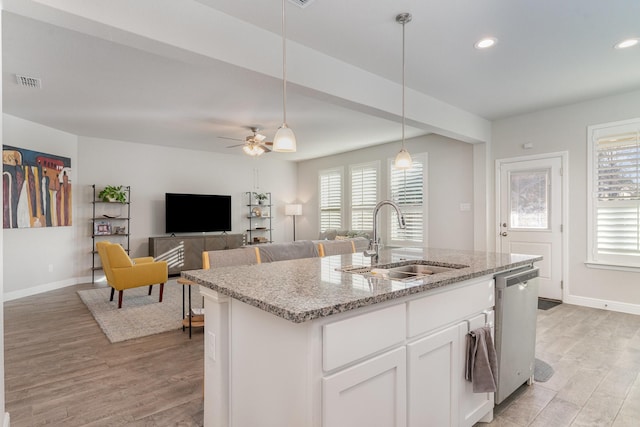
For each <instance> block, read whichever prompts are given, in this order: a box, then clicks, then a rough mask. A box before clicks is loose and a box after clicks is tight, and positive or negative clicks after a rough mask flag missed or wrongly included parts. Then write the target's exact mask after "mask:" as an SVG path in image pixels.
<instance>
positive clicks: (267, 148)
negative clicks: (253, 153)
mask: <svg viewBox="0 0 640 427" xmlns="http://www.w3.org/2000/svg"><path fill="white" fill-rule="evenodd" d="M260 147H262V149H263V150H264V151H265V152H267V153H270V152H271V151H272V150H271V148H269V147H267V146H266V145H265V144H260Z"/></svg>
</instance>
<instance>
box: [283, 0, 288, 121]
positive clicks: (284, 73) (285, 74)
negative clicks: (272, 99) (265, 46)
mask: <svg viewBox="0 0 640 427" xmlns="http://www.w3.org/2000/svg"><path fill="white" fill-rule="evenodd" d="M285 1H286V0H282V112H283V113H282V116H283V117H282V123H284V124H286V123H287V25H286V22H287V17H286V14H285Z"/></svg>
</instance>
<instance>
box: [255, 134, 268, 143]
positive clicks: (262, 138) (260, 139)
mask: <svg viewBox="0 0 640 427" xmlns="http://www.w3.org/2000/svg"><path fill="white" fill-rule="evenodd" d="M265 138H266V136H264V135H261V134H259V133H256V134H255V135H254V136H253V139H254V140H255V141H257V142H262V141H264V139H265Z"/></svg>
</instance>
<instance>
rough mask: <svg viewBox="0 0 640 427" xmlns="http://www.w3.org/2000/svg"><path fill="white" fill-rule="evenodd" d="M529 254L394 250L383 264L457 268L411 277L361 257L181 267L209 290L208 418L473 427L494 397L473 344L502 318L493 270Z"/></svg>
mask: <svg viewBox="0 0 640 427" xmlns="http://www.w3.org/2000/svg"><path fill="white" fill-rule="evenodd" d="M540 259H541V258H540V257H536V256H528V255H514V254H493V253H484V252H471V251H456V250H437V249H392V250H384V251H381V253H380V259H379V262H378V264H380V265H386V267H394V266H397V265H401V264H403V263H411V262H414V261H415V262H418V261H419V260H428V261H429V263H431V264H433V265H436V266H444V267H446V266H450V267H455V268H451V269H445V271H443V272H440V273H438V274H433V275H428V276H424V277H419V278H415V279H413V280H394V279H390V278H389V277H387V276H386V274H385V273H384V271H380V272H375V271H374V272H371V273H365V274H353V273H347V272H344V271H342V270H344V269H345V268H349V267H353V266H367V265H369V264H370V259H369V258H366V257H364V256H363V255H362V254H349V255H341V256H332V257H325V258H307V259H300V260H292V261H281V262H274V263H269V264H260V265H253V266H241V267H226V268H218V269H211V270H194V271H187V272H183V273H182V274H183V276H184V277H186V278H187V279H190V280H194V281H196V282H197V283H199V284H201V285H202V287H201V293H202V294H203V295H204V297H205V410H204V411H205V426H207V427H211V426H216V427H217V426H235V427H240V426H278V427H283V426H292V427H294V426H295V427H303V426H309V427H320V426H325V427H329V426H330V427H338V426H353V425H367V426H384V427H388V426H405V425H410V426H413V425H437V426H447V425H452V426H458V425H473V424H474V423H475V422H477V421H478V420H485V421H488V420H490V419H491V417H492V413H493V411H492V409H493V395H492V393H481V394H474V393H472V391H471V387H470V386H471V385H470V383H466V382H465V380H464V375H463V372H464V340H465V336H466V334H467V333H468V331H469V330H470V329H474V328H476V327H480V326H483V325H485V324H487V323H491V322H492V321H493V306H494V281H493V276H494V274H495V273H498V272H502V271H506V270H511V269H516V268H518V267H523V266H527V265H530V264H532V263H533V262H535V261H539V260H540Z"/></svg>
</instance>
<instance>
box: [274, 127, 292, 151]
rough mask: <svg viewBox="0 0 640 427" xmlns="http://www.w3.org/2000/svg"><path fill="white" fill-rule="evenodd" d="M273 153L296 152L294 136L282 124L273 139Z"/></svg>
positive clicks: (289, 129)
mask: <svg viewBox="0 0 640 427" xmlns="http://www.w3.org/2000/svg"><path fill="white" fill-rule="evenodd" d="M273 151H278V152H281V153H293V152H295V151H296V136H295V135H294V133H293V131H292V130H291V128H289V127H288V126H287V124H286V123H283V124H282V126H280V127H279V128H278V131H277V132H276V136H275V138H273Z"/></svg>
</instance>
